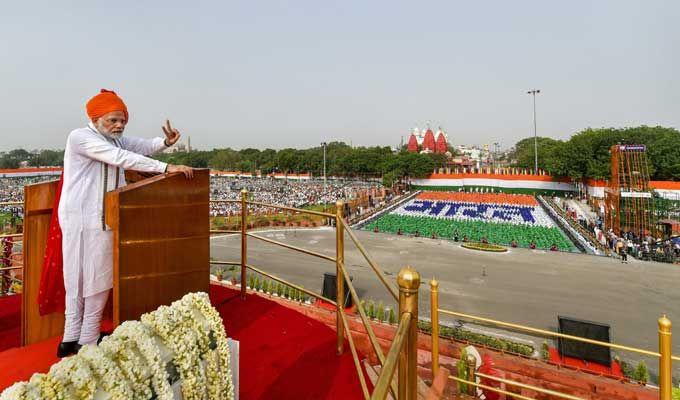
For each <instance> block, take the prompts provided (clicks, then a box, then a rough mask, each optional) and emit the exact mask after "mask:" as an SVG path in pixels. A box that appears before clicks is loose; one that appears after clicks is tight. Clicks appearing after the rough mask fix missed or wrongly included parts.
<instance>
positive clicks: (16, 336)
mask: <svg viewBox="0 0 680 400" xmlns="http://www.w3.org/2000/svg"><path fill="white" fill-rule="evenodd" d="M19 344H21V295H12V296H2V297H0V351H3V350H7V349H9V348H12V347H17V346H19Z"/></svg>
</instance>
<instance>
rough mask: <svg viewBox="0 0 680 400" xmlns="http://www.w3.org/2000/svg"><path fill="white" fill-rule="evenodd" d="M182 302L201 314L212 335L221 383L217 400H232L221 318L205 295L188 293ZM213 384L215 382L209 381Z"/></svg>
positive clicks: (225, 341) (229, 364) (227, 347)
mask: <svg viewBox="0 0 680 400" xmlns="http://www.w3.org/2000/svg"><path fill="white" fill-rule="evenodd" d="M181 301H182V302H186V303H191V304H192V305H193V307H194V308H196V309H197V310H198V311H200V312H201V314H203V317H204V318H205V319H206V320H207V322H208V325H209V327H210V330H211V331H212V333H213V335H214V339H215V342H216V345H217V349H216V350H217V357H218V361H219V378H218V379H217V382H218V383H219V382H221V383H223V385H222V387H221V388H220V389H221V390H220V393H219V396H218V397H217V398H220V399H225V398H226V399H229V400H232V399H234V384H233V382H232V379H231V368H230V366H231V360H230V354H229V345H228V344H227V333H226V331H225V330H224V324H223V323H222V318H221V317H220V314H219V313H218V312H217V310H216V309H215V308H214V307H213V306H212V304H210V298H209V297H208V295H207V294H206V293H190V294H187V295H186V296H184V297H183V298H182V300H181ZM211 381H212V382H215V380H211Z"/></svg>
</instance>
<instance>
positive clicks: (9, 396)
mask: <svg viewBox="0 0 680 400" xmlns="http://www.w3.org/2000/svg"><path fill="white" fill-rule="evenodd" d="M26 385H27V384H26V382H17V383H15V384H14V385H12V386H10V387H8V388H7V389H5V391H3V392H2V394H0V400H14V399H23V398H25V397H26Z"/></svg>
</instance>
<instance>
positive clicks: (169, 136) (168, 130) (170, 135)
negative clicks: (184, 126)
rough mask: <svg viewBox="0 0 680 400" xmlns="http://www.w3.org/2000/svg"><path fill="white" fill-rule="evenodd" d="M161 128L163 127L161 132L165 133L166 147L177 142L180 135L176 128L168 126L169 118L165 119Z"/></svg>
mask: <svg viewBox="0 0 680 400" xmlns="http://www.w3.org/2000/svg"><path fill="white" fill-rule="evenodd" d="M161 128H163V132H164V133H165V144H166V146H168V147H169V146H172V145H173V144H175V143H177V141H178V140H179V138H180V136H182V135H180V133H179V131H178V130H177V129H175V128H173V127H172V126H170V120H169V119H166V120H165V126H162V127H161Z"/></svg>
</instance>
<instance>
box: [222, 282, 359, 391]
mask: <svg viewBox="0 0 680 400" xmlns="http://www.w3.org/2000/svg"><path fill="white" fill-rule="evenodd" d="M210 288H211V291H210V297H211V299H212V302H213V304H214V305H215V306H216V307H217V309H218V310H220V314H221V315H222V319H223V320H224V326H225V328H226V330H227V334H228V335H229V336H230V337H233V338H234V339H236V340H239V341H240V343H241V360H240V361H241V382H240V384H241V399H244V400H248V399H271V398H277V399H360V398H362V397H363V395H362V393H361V385H360V384H359V378H358V377H357V373H356V369H355V368H354V362H353V361H352V354H351V352H350V350H349V345H348V344H347V343H345V349H346V350H345V354H343V355H342V356H340V357H337V356H336V355H335V337H336V335H335V330H333V329H331V328H329V327H328V326H326V325H324V324H323V323H321V322H319V321H316V320H313V319H311V318H308V317H306V316H304V315H302V314H300V313H299V312H297V311H294V310H291V309H289V308H286V307H283V306H281V305H279V304H277V303H275V302H273V301H269V300H267V299H264V298H262V297H259V296H256V295H249V296H248V297H247V299H246V301H241V300H239V298H238V292H237V291H235V290H232V289H228V288H225V287H222V286H215V285H212V286H211V287H210Z"/></svg>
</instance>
